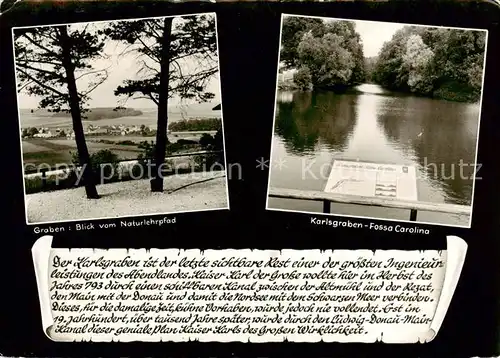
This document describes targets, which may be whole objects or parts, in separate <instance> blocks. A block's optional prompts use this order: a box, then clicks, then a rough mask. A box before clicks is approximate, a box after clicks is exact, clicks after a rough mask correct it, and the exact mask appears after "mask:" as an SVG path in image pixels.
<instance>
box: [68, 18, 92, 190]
mask: <svg viewBox="0 0 500 358" xmlns="http://www.w3.org/2000/svg"><path fill="white" fill-rule="evenodd" d="M59 33H60V35H61V48H62V63H63V66H64V69H65V71H66V78H67V80H68V95H69V99H68V100H69V108H70V112H71V118H72V120H73V131H74V132H75V141H76V148H77V150H78V160H79V162H80V165H81V166H82V168H83V175H82V179H83V184H84V185H85V192H86V194H87V198H88V199H97V198H99V194H98V193H97V189H96V180H95V179H96V176H95V173H94V171H93V169H92V166H91V163H90V155H89V151H88V149H87V143H86V142H85V134H84V132H83V124H82V114H81V110H80V98H79V97H78V90H77V88H76V79H75V68H74V65H73V62H72V60H71V43H70V39H69V36H68V30H67V28H66V26H61V27H59Z"/></svg>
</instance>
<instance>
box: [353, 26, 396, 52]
mask: <svg viewBox="0 0 500 358" xmlns="http://www.w3.org/2000/svg"><path fill="white" fill-rule="evenodd" d="M354 23H355V25H356V32H357V33H358V34H359V36H360V37H361V41H362V44H363V54H364V56H365V57H373V56H377V55H378V53H379V51H380V49H381V48H382V45H383V44H384V42H387V41H389V40H390V39H391V38H392V35H394V33H395V32H396V31H397V30H399V29H401V28H403V27H404V26H405V25H404V24H396V23H389V22H373V21H354Z"/></svg>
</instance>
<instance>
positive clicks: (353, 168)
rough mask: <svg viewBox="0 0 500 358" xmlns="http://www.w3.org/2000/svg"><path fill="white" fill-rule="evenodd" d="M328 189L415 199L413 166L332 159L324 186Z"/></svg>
mask: <svg viewBox="0 0 500 358" xmlns="http://www.w3.org/2000/svg"><path fill="white" fill-rule="evenodd" d="M325 191H326V192H329V193H336V194H344V195H355V196H370V197H376V198H384V199H399V200H418V195H417V174H416V169H415V167H414V166H408V165H395V164H377V163H368V162H354V161H345V160H335V161H334V163H333V166H332V170H331V172H330V176H329V178H328V181H327V183H326V186H325Z"/></svg>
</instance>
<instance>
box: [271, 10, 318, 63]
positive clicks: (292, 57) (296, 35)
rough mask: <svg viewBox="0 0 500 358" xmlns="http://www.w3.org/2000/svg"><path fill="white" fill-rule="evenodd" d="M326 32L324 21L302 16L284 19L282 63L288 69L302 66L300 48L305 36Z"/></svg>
mask: <svg viewBox="0 0 500 358" xmlns="http://www.w3.org/2000/svg"><path fill="white" fill-rule="evenodd" d="M324 30H325V27H324V23H323V20H321V19H316V18H306V17H300V16H287V17H285V18H284V19H283V26H282V30H281V52H280V61H281V62H283V63H284V64H285V67H286V68H296V67H299V66H300V62H299V55H298V52H297V50H298V46H299V43H300V41H301V40H302V37H303V36H304V34H305V33H306V32H308V31H312V32H313V34H314V35H316V36H320V35H323V33H324Z"/></svg>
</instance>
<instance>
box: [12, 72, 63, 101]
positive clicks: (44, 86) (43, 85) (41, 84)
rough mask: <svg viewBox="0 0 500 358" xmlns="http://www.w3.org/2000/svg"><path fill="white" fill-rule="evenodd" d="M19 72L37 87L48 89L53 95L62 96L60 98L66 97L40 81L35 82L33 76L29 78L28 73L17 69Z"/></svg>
mask: <svg viewBox="0 0 500 358" xmlns="http://www.w3.org/2000/svg"><path fill="white" fill-rule="evenodd" d="M19 71H20V72H22V73H24V75H25V76H26V77H28V78H29V79H30V80H31V81H33V82H35V83H36V84H37V85H39V86H41V87H43V88H45V89H48V90H49V91H52V92H54V93H55V94H57V95H59V96H62V97H66V95H65V94H64V93H62V92H61V91H58V90H56V89H55V88H53V87H51V86H49V85H47V84H45V83H43V82H42V81H39V80H37V79H36V78H34V77H33V76H31V75H30V74H29V73H28V72H26V71H25V70H23V69H22V68H20V69H19Z"/></svg>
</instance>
